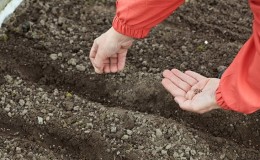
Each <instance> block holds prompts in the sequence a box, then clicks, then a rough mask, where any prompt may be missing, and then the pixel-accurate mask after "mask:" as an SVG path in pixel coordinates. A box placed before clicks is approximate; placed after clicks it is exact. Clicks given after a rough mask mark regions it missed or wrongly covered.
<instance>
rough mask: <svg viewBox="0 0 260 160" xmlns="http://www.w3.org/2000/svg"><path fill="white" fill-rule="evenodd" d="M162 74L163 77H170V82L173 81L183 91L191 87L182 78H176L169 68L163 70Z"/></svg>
mask: <svg viewBox="0 0 260 160" xmlns="http://www.w3.org/2000/svg"><path fill="white" fill-rule="evenodd" d="M163 76H164V77H165V78H168V79H170V80H171V81H172V83H174V84H175V85H176V86H178V87H179V88H180V89H182V90H183V91H185V92H188V91H189V90H190V88H191V86H190V85H189V84H188V83H186V82H184V81H183V80H181V79H180V78H178V77H177V76H176V75H174V74H173V73H172V72H171V71H169V70H165V71H164V72H163Z"/></svg>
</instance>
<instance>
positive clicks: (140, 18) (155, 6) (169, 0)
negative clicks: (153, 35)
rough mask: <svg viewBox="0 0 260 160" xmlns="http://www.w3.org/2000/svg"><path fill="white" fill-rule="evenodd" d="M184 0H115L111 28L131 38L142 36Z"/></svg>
mask: <svg viewBox="0 0 260 160" xmlns="http://www.w3.org/2000/svg"><path fill="white" fill-rule="evenodd" d="M183 2H184V0H117V2H116V7H117V10H116V16H115V18H114V21H113V28H114V29H115V30H116V31H118V32H119V33H121V34H124V35H126V36H129V37H133V38H144V37H145V36H147V34H148V33H149V31H150V30H151V28H152V27H154V26H156V25H157V24H159V23H160V22H162V21H163V20H164V19H166V18H167V17H168V16H169V15H170V14H171V13H172V12H173V11H174V10H175V9H177V8H178V7H179V6H180V5H181V4H182V3H183Z"/></svg>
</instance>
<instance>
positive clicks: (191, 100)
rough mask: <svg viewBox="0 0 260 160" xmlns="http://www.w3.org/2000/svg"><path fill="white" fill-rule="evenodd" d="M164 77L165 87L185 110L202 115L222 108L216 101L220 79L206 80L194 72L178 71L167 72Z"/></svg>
mask: <svg viewBox="0 0 260 160" xmlns="http://www.w3.org/2000/svg"><path fill="white" fill-rule="evenodd" d="M163 76H164V79H163V80H162V84H163V86H164V87H165V88H166V89H167V90H168V91H169V92H170V93H171V94H172V95H173V96H174V97H175V98H174V100H175V101H176V103H178V104H179V106H180V107H181V108H182V109H183V110H187V111H191V112H196V113H200V114H202V113H205V112H209V111H211V110H213V109H218V108H220V106H218V105H217V103H216V100H215V92H216V90H217V88H218V86H219V81H220V80H219V79H216V78H206V77H204V76H202V75H200V74H198V73H196V72H192V71H186V72H185V73H183V72H181V71H179V70H177V69H173V70H171V71H170V70H165V71H164V72H163Z"/></svg>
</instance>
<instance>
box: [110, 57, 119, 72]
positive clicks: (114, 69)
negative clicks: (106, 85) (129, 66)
mask: <svg viewBox="0 0 260 160" xmlns="http://www.w3.org/2000/svg"><path fill="white" fill-rule="evenodd" d="M110 70H111V72H112V73H115V72H117V71H118V68H117V55H115V56H113V57H111V58H110Z"/></svg>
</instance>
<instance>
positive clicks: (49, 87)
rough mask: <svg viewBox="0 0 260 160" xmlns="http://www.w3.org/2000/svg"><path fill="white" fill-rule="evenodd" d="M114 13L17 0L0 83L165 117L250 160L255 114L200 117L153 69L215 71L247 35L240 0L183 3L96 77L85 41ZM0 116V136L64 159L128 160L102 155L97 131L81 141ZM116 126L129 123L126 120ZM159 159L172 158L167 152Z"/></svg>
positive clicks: (255, 146)
mask: <svg viewBox="0 0 260 160" xmlns="http://www.w3.org/2000/svg"><path fill="white" fill-rule="evenodd" d="M114 10H115V9H114V3H113V2H112V1H111V2H110V1H105V2H102V3H101V2H92V1H84V0H74V1H63V2H60V1H54V0H51V1H45V0H34V1H31V2H29V1H26V2H25V3H24V6H22V7H20V9H19V10H18V11H17V13H16V16H15V17H13V18H11V19H10V21H9V22H8V23H7V24H6V25H5V26H4V30H5V32H4V33H5V34H6V35H7V36H8V40H7V41H6V42H1V43H0V48H1V52H0V56H1V59H0V73H1V77H2V78H1V79H2V80H1V84H3V85H4V84H5V80H4V78H3V76H4V75H7V74H9V75H12V76H18V77H21V79H23V80H24V81H26V82H27V83H28V84H32V85H36V86H37V87H42V88H44V90H46V91H47V92H49V93H50V92H52V91H53V90H54V89H56V88H58V89H59V90H62V91H63V92H68V93H72V94H76V95H79V96H80V97H82V98H83V99H85V100H87V101H90V102H95V103H99V104H101V105H104V106H105V107H112V108H114V107H115V108H121V109H123V110H126V111H131V112H132V111H133V112H136V111H138V112H141V114H144V115H146V114H148V115H153V116H157V117H160V118H166V119H170V120H174V121H176V123H179V124H181V125H183V126H185V127H187V128H189V129H190V130H192V132H194V133H195V134H196V135H198V136H200V137H203V139H204V140H205V141H206V142H207V143H209V146H210V149H211V151H212V152H214V151H215V152H216V153H217V152H219V150H221V149H222V147H223V143H225V144H226V143H227V144H228V145H230V146H234V148H235V149H234V150H235V152H236V154H237V156H236V157H234V156H233V157H232V156H231V157H228V156H227V157H228V158H227V159H259V158H260V155H259V154H258V152H259V151H260V150H259V145H260V136H259V128H260V124H259V116H260V115H259V112H256V113H254V114H251V115H243V114H240V113H234V112H231V111H222V110H218V111H213V112H210V113H207V114H204V115H197V114H193V113H189V112H185V111H182V110H180V109H179V108H178V105H177V104H176V103H175V102H174V101H173V99H172V97H171V96H170V95H169V94H168V93H167V92H166V91H165V90H164V89H163V88H162V86H161V84H160V81H161V73H162V71H163V70H164V69H171V68H178V69H180V70H183V71H184V70H188V69H189V70H193V71H196V72H199V73H201V74H203V75H205V76H208V77H217V75H218V68H219V67H221V66H222V67H223V66H228V65H229V64H230V63H231V62H232V60H233V58H234V57H235V55H236V54H237V52H238V51H239V49H240V48H241V46H242V45H243V43H244V42H245V41H246V40H247V38H248V37H249V36H250V34H251V21H252V15H251V13H250V9H249V7H248V5H247V2H246V1H242V2H241V1H238V0H235V1H224V0H219V1H215V0H209V1H202V0H197V1H191V2H189V3H186V4H185V5H184V6H182V7H181V8H180V9H179V10H177V11H176V12H175V14H173V15H172V16H171V17H169V18H168V19H167V20H166V21H165V22H164V23H163V24H161V25H159V26H157V27H156V28H155V29H153V31H152V32H151V34H150V36H149V37H148V38H146V39H143V40H139V41H136V42H135V44H134V46H133V47H132V48H131V50H130V53H129V54H128V63H127V66H126V69H125V70H124V71H123V72H122V73H118V74H109V75H97V74H95V73H94V72H93V69H92V67H91V64H90V62H89V60H88V58H87V57H88V53H89V50H90V47H91V45H92V42H93V40H94V39H95V38H96V37H97V36H99V35H100V34H102V33H103V32H104V31H106V30H107V29H108V28H109V27H110V26H111V21H112V18H113V14H114ZM205 41H208V44H206V43H204V42H205ZM59 53H61V54H60V56H59V57H58V58H57V60H52V59H51V58H50V55H51V54H57V55H58V54H59ZM71 59H74V60H75V61H76V63H77V65H78V64H82V65H84V66H85V67H86V70H85V71H84V72H82V71H79V70H78V69H77V67H76V66H74V65H73V64H71V63H70V60H71ZM118 106H120V107H118ZM0 117H1V122H0V128H6V129H8V128H9V130H11V133H5V132H3V135H5V136H7V135H8V136H9V137H10V135H12V133H15V132H20V134H19V136H17V135H16V136H14V137H12V136H11V138H16V137H20V138H21V139H23V140H24V139H25V140H26V141H29V143H37V144H38V145H40V146H42V147H43V148H48V147H46V146H51V145H56V146H60V148H56V149H50V151H51V152H52V153H53V157H55V158H57V159H63V158H64V157H61V154H62V155H64V156H65V157H67V158H68V159H70V158H72V159H102V158H103V159H113V158H115V157H116V158H118V159H135V157H134V156H133V155H132V156H124V157H120V156H115V155H116V154H115V153H113V152H110V153H108V152H106V149H107V148H109V145H108V144H106V143H104V140H103V139H102V136H101V135H96V134H93V135H92V136H90V137H89V138H87V139H84V138H80V137H77V136H76V137H73V136H75V135H74V133H73V132H74V131H73V129H71V128H70V127H69V128H70V129H66V130H64V129H62V128H57V127H58V126H59V125H60V122H56V121H54V122H53V124H52V125H47V126H45V127H35V126H37V125H36V124H30V123H29V124H30V125H28V122H26V121H24V120H20V119H19V116H18V117H16V118H11V120H10V118H9V117H8V116H7V115H6V114H4V113H1V116H0ZM165 123H166V124H167V122H165ZM126 126H128V127H129V126H130V128H131V123H130V124H128V125H126ZM132 127H133V126H132ZM38 133H44V134H45V135H46V136H45V140H44V141H41V140H40V139H39V138H35V137H34V136H35V135H38ZM75 134H76V133H75ZM0 135H1V134H0ZM82 139H83V140H82ZM210 143H212V144H210ZM231 144H232V145H231ZM245 148H247V149H248V150H250V153H254V154H246V153H249V151H248V150H245ZM208 157H209V156H208ZM213 158H214V157H213ZM215 158H216V157H215ZM218 158H219V157H218ZM218 158H217V159H218ZM148 159H149V158H148ZM166 159H174V157H171V156H170V155H169V157H168V158H166ZM201 159H203V158H201ZM205 159H210V158H205Z"/></svg>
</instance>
